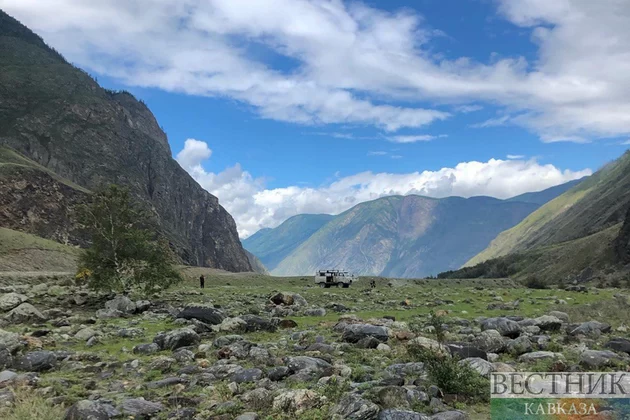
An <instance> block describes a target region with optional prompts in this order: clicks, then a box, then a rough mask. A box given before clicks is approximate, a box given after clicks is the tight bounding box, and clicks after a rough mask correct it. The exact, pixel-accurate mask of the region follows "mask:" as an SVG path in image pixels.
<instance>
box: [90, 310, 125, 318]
mask: <svg viewBox="0 0 630 420" xmlns="http://www.w3.org/2000/svg"><path fill="white" fill-rule="evenodd" d="M123 316H125V314H124V313H122V312H120V311H119V310H116V309H99V310H98V311H96V317H97V318H98V319H113V318H122V317H123Z"/></svg>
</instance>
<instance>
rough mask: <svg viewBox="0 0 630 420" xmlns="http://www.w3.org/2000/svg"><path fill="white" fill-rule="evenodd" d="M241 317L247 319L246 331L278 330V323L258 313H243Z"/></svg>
mask: <svg viewBox="0 0 630 420" xmlns="http://www.w3.org/2000/svg"><path fill="white" fill-rule="evenodd" d="M241 319H242V320H243V321H245V324H246V325H245V331H247V332H255V331H267V332H276V331H277V330H278V325H277V324H276V323H275V322H273V321H272V320H271V319H267V318H263V317H260V316H256V315H243V316H241Z"/></svg>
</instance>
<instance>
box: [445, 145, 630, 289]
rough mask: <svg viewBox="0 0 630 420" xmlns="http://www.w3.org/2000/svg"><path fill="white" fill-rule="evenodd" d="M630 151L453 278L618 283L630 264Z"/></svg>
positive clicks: (507, 234) (526, 221) (511, 231)
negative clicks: (596, 279) (615, 280)
mask: <svg viewBox="0 0 630 420" xmlns="http://www.w3.org/2000/svg"><path fill="white" fill-rule="evenodd" d="M629 241H630V152H626V153H625V154H624V155H623V156H622V157H621V158H619V159H618V160H616V161H615V162H612V163H610V164H608V165H606V166H605V167H604V168H602V169H601V170H599V171H598V172H596V173H595V174H593V175H592V176H591V177H589V178H586V179H585V180H583V181H582V182H580V183H579V184H577V185H575V186H574V187H573V188H571V189H569V190H568V191H566V192H565V193H563V194H562V195H560V196H558V197H557V198H555V199H554V200H551V201H549V202H548V203H547V204H545V205H544V206H542V207H541V208H539V209H538V210H536V211H535V212H533V213H532V214H530V215H529V216H528V217H526V218H525V219H524V220H523V221H522V222H520V223H519V224H518V225H516V226H514V227H513V228H511V229H508V230H506V231H505V232H502V233H501V234H500V235H499V236H498V237H497V238H496V239H495V240H493V241H492V243H490V245H489V246H488V247H487V248H486V249H485V250H483V251H482V252H480V253H479V254H477V255H476V256H475V257H473V258H471V259H470V260H469V261H468V263H467V264H466V268H464V269H462V270H458V271H456V272H454V273H445V274H444V276H445V277H446V276H448V277H495V276H497V275H499V276H505V275H510V276H512V277H516V278H523V279H527V278H534V277H537V278H539V279H540V280H541V281H544V282H558V281H572V280H589V279H595V278H598V279H600V280H602V279H604V280H605V279H614V278H616V277H618V276H623V275H624V274H623V273H626V272H627V271H628V267H626V264H628V263H630V258H629V256H630V248H629Z"/></svg>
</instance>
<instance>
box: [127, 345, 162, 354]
mask: <svg viewBox="0 0 630 420" xmlns="http://www.w3.org/2000/svg"><path fill="white" fill-rule="evenodd" d="M158 351H160V346H158V345H157V344H155V343H148V344H138V345H137V346H135V347H134V348H133V349H132V352H133V353H134V354H153V353H157V352H158Z"/></svg>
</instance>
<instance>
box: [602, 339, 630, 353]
mask: <svg viewBox="0 0 630 420" xmlns="http://www.w3.org/2000/svg"><path fill="white" fill-rule="evenodd" d="M604 347H606V348H607V349H612V350H614V351H618V352H622V353H628V354H630V340H628V339H626V338H613V339H612V340H610V341H609V342H608V343H606V344H605V345H604Z"/></svg>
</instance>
